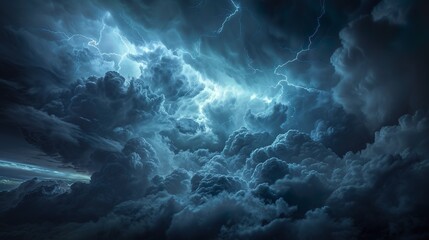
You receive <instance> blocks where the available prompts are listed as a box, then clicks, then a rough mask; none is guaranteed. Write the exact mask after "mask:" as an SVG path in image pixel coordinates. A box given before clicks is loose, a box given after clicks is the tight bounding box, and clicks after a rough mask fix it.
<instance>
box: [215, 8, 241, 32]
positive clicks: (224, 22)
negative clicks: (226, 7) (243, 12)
mask: <svg viewBox="0 0 429 240" xmlns="http://www.w3.org/2000/svg"><path fill="white" fill-rule="evenodd" d="M230 1H231V4H232V5H233V6H234V11H233V12H232V13H230V14H229V15H228V16H226V18H225V19H224V20H223V22H222V25H220V27H219V28H218V30H217V31H216V32H217V34H220V33H222V31H223V29H224V27H225V24H226V23H227V22H229V21H230V20H231V19H232V18H233V17H234V16H235V15H236V14H237V13H238V12H240V5H238V4H237V3H236V2H234V1H233V0H230Z"/></svg>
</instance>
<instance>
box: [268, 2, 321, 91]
mask: <svg viewBox="0 0 429 240" xmlns="http://www.w3.org/2000/svg"><path fill="white" fill-rule="evenodd" d="M324 15H325V0H321V10H320V15H319V16H318V17H317V26H316V28H315V29H314V31H313V33H312V34H311V35H310V36H308V44H307V47H306V48H303V49H301V50H300V51H298V52H297V53H296V54H295V57H294V58H292V59H290V60H288V61H286V62H284V63H282V64H280V65H278V66H277V67H276V68H275V69H274V74H275V75H277V76H282V77H284V79H283V80H280V81H279V82H278V83H277V85H276V86H275V88H277V87H278V86H281V83H282V82H285V83H286V84H288V85H290V86H293V87H296V88H303V89H306V90H308V91H320V90H318V89H315V88H308V87H303V86H298V85H295V84H292V83H290V82H289V81H288V76H287V75H286V74H283V73H280V72H279V70H280V69H281V68H283V67H286V66H287V65H288V64H290V63H293V62H295V61H298V60H299V56H300V55H301V54H302V53H305V52H308V51H310V50H311V45H312V44H313V38H314V37H315V36H316V34H317V32H318V31H319V28H320V19H322V17H323V16H324ZM282 89H283V87H282Z"/></svg>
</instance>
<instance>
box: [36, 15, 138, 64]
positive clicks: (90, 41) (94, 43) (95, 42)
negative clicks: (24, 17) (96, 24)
mask: <svg viewBox="0 0 429 240" xmlns="http://www.w3.org/2000/svg"><path fill="white" fill-rule="evenodd" d="M109 16H110V13H107V14H105V15H104V16H103V18H102V26H101V28H100V30H99V32H98V38H97V39H95V38H92V37H89V36H86V35H84V34H81V33H76V34H72V35H70V34H67V33H65V32H59V31H53V30H49V29H42V30H43V31H46V32H50V33H54V34H57V35H61V36H63V39H61V41H66V42H70V41H73V40H75V39H79V38H80V39H84V40H85V41H87V42H86V45H87V46H88V47H91V48H93V49H95V51H96V52H97V54H98V55H99V56H100V57H102V58H104V57H112V56H115V57H117V58H118V59H119V60H118V61H117V63H116V65H117V69H116V71H118V72H119V71H120V70H121V68H122V62H123V61H124V59H125V58H126V57H127V56H128V55H129V54H133V52H132V50H131V47H130V46H129V44H128V43H127V40H126V39H124V37H123V36H122V35H121V34H120V32H119V29H117V28H115V29H113V33H114V34H115V35H116V36H117V37H118V38H119V40H120V42H121V45H122V46H121V49H124V50H125V51H123V52H122V53H117V52H104V51H102V50H101V49H100V48H99V45H100V43H101V42H102V40H103V37H104V35H105V34H104V32H105V30H106V27H107V25H106V23H105V19H106V17H109ZM73 49H74V50H75V49H76V48H73ZM77 60H78V67H77V69H76V71H78V70H79V68H80V64H79V59H77Z"/></svg>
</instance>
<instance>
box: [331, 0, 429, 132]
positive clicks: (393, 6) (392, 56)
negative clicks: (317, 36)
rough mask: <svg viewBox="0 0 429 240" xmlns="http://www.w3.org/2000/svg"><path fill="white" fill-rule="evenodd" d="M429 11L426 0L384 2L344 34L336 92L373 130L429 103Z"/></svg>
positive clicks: (336, 64) (336, 62) (338, 53)
mask: <svg viewBox="0 0 429 240" xmlns="http://www.w3.org/2000/svg"><path fill="white" fill-rule="evenodd" d="M427 9H428V5H427V4H426V2H424V1H415V2H405V1H383V2H382V3H380V5H378V6H377V7H376V8H375V9H374V11H373V12H372V15H367V16H363V17H361V18H359V19H357V20H354V21H352V22H351V23H350V24H349V25H348V26H347V27H346V28H345V29H343V30H342V31H341V32H340V38H341V40H342V45H343V46H342V47H341V48H339V49H337V50H336V51H335V53H334V54H333V55H332V59H331V61H332V63H333V65H334V67H335V69H336V72H337V74H339V76H340V78H341V80H340V82H339V83H338V85H337V86H336V87H335V88H334V96H335V97H336V99H337V100H338V101H339V102H340V103H341V104H342V105H343V106H344V107H345V109H346V110H347V111H349V112H353V113H355V114H358V115H362V116H363V117H364V118H365V119H366V120H367V121H368V125H369V126H370V127H372V128H378V127H379V126H381V125H383V124H386V123H388V124H391V123H393V122H395V121H396V119H397V118H398V117H399V116H401V115H403V114H405V113H411V112H413V111H415V110H417V109H420V108H425V109H427V107H428V105H427V103H428V102H429V101H428V100H427V94H426V90H427V89H428V84H427V78H428V72H427V67H426V63H427V62H428V59H427V58H428V48H427V47H426V44H425V42H427V38H428V34H427V32H426V30H425V29H427V27H428V26H427V24H428V22H429V21H428V19H427V16H426V15H425V14H422V12H424V11H426V10H427Z"/></svg>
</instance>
